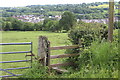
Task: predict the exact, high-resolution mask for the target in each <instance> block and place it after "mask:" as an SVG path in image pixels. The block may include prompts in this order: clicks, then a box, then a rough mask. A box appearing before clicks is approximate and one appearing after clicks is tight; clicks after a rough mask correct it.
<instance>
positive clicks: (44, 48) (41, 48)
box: [38, 36, 50, 66]
mask: <svg viewBox="0 0 120 80" xmlns="http://www.w3.org/2000/svg"><path fill="white" fill-rule="evenodd" d="M49 48H50V42H49V41H48V39H47V37H44V36H39V41H38V59H39V61H40V62H41V63H42V64H43V66H48V65H50V60H49V57H50V54H49V53H50V51H49V50H50V49H49Z"/></svg>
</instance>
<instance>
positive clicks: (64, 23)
mask: <svg viewBox="0 0 120 80" xmlns="http://www.w3.org/2000/svg"><path fill="white" fill-rule="evenodd" d="M75 23H76V18H75V16H74V14H73V13H72V12H64V13H63V15H62V18H61V19H60V21H59V25H60V26H61V28H62V30H67V31H68V30H70V29H72V28H73V26H74V25H75Z"/></svg>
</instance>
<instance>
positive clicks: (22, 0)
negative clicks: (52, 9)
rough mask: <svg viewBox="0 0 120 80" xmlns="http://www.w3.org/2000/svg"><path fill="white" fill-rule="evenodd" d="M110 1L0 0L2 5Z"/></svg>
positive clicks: (20, 5) (99, 0) (103, 0)
mask: <svg viewBox="0 0 120 80" xmlns="http://www.w3.org/2000/svg"><path fill="white" fill-rule="evenodd" d="M108 1H109V0H0V7H23V6H27V5H45V4H79V3H91V2H108ZM114 1H119V0H114Z"/></svg>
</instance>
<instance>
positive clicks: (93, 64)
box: [70, 41, 120, 78]
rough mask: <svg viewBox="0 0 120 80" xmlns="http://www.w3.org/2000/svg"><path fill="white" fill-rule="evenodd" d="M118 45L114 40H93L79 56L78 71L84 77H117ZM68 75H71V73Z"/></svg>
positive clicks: (76, 74)
mask: <svg viewBox="0 0 120 80" xmlns="http://www.w3.org/2000/svg"><path fill="white" fill-rule="evenodd" d="M119 57H120V56H119V54H118V45H117V43H116V42H113V43H109V42H102V43H100V42H99V41H98V42H93V43H92V45H91V46H90V49H84V51H83V52H81V55H80V57H79V59H78V60H79V61H77V63H78V64H79V67H78V68H79V71H78V72H77V73H75V74H74V76H78V73H79V74H81V75H80V76H79V77H84V78H118V60H119ZM70 76H73V74H71V75H70Z"/></svg>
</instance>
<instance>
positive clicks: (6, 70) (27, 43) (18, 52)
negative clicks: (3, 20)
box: [0, 42, 32, 77]
mask: <svg viewBox="0 0 120 80" xmlns="http://www.w3.org/2000/svg"><path fill="white" fill-rule="evenodd" d="M0 45H1V46H4V45H30V46H29V47H30V50H29V51H17V52H0V54H2V55H6V54H11V55H12V54H22V53H26V54H27V53H31V55H32V42H25V43H0ZM28 61H30V62H31V63H32V56H31V58H30V59H29V60H16V61H2V62H0V63H1V64H3V63H16V62H28ZM31 67H32V66H28V67H18V68H8V69H2V68H0V71H4V72H6V73H9V74H11V75H4V76H0V77H12V76H20V75H22V74H14V73H11V72H9V71H8V70H15V69H27V68H31Z"/></svg>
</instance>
